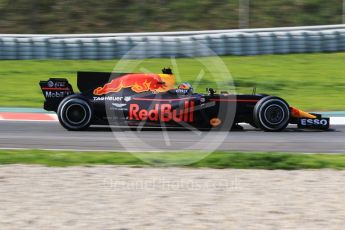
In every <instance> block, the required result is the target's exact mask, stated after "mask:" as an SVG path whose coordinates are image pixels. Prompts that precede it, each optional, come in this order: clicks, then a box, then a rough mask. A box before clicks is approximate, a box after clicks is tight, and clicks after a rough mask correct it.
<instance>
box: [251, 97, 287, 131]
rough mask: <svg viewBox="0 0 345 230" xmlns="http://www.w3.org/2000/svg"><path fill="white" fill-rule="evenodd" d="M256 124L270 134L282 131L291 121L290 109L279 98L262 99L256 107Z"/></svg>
mask: <svg viewBox="0 0 345 230" xmlns="http://www.w3.org/2000/svg"><path fill="white" fill-rule="evenodd" d="M253 115H254V121H255V124H256V125H257V126H258V127H259V128H261V129H263V130H265V131H270V132H277V131H281V130H283V129H285V128H286V126H288V124H289V121H290V107H289V105H288V103H287V102H286V101H284V100H283V99H281V98H279V97H274V96H268V97H264V98H262V99H261V100H260V101H258V102H257V104H256V105H255V107H254V114H253Z"/></svg>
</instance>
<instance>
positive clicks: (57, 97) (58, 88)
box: [40, 78, 74, 112]
mask: <svg viewBox="0 0 345 230" xmlns="http://www.w3.org/2000/svg"><path fill="white" fill-rule="evenodd" d="M40 87H41V90H42V93H43V95H44V98H45V101H44V106H43V108H44V109H45V110H47V111H55V112H56V111H57V108H58V106H59V104H60V102H61V101H62V100H63V99H64V98H65V97H67V96H69V95H72V94H74V92H73V88H72V86H71V85H70V84H69V83H68V80H67V79H64V78H50V79H49V80H48V81H40Z"/></svg>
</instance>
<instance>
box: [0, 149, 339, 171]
mask: <svg viewBox="0 0 345 230" xmlns="http://www.w3.org/2000/svg"><path fill="white" fill-rule="evenodd" d="M196 154H201V153H198V152H178V153H152V152H150V153H144V152H143V153H136V154H135V155H132V154H130V153H125V152H68V151H47V150H1V151H0V164H38V165H45V166H59V167H65V166H77V165H82V166H94V165H126V166H132V167H134V166H135V167H148V166H153V167H154V166H159V167H163V166H181V164H179V163H180V162H183V161H185V160H186V159H193V158H194V157H195V156H196ZM137 157H139V158H137ZM141 159H145V161H142V160H141ZM155 159H156V160H157V162H155V161H154V160H155ZM147 162H155V163H156V164H153V165H150V164H149V163H147ZM184 167H191V168H220V169H222V168H236V169H270V170H273V169H284V170H297V169H322V168H330V169H340V170H344V169H345V154H337V155H331V154H301V153H293V154H292V153H268V152H265V153H264V152H263V153H249V152H247V153H246V152H224V151H223V152H222V151H220V152H215V153H212V154H210V155H208V156H206V157H205V158H203V159H202V160H200V161H198V162H196V163H192V164H189V165H185V166H184Z"/></svg>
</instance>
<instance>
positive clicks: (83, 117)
mask: <svg viewBox="0 0 345 230" xmlns="http://www.w3.org/2000/svg"><path fill="white" fill-rule="evenodd" d="M57 115H58V119H59V122H60V124H61V125H62V126H63V127H64V128H65V129H67V130H70V131H79V130H85V129H87V128H88V127H89V126H90V125H91V122H92V119H93V109H92V107H91V105H90V103H89V102H88V100H87V99H85V98H84V97H82V96H80V95H71V96H68V97H66V98H65V99H63V100H62V101H61V103H60V104H59V107H58V111H57Z"/></svg>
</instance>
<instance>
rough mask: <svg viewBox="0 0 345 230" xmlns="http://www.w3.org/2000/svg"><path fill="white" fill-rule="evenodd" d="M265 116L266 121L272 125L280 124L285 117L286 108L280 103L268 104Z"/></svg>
mask: <svg viewBox="0 0 345 230" xmlns="http://www.w3.org/2000/svg"><path fill="white" fill-rule="evenodd" d="M264 114H265V118H266V121H267V122H268V123H269V124H271V125H278V124H280V123H281V122H282V121H283V120H284V117H285V112H284V109H283V108H282V107H281V106H279V105H270V106H268V107H267V108H266V109H265V111H264Z"/></svg>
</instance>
